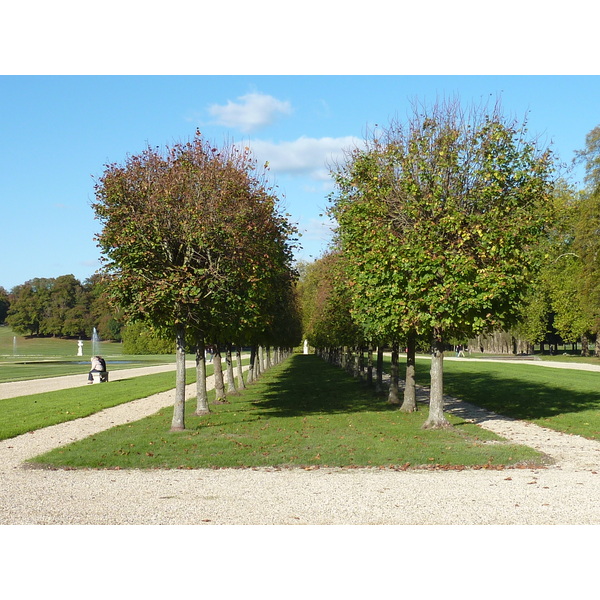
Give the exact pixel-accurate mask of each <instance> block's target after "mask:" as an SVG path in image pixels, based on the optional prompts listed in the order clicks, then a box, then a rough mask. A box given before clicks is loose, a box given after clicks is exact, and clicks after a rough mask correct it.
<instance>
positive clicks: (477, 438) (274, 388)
mask: <svg viewBox="0 0 600 600" xmlns="http://www.w3.org/2000/svg"><path fill="white" fill-rule="evenodd" d="M229 400H230V403H229V404H223V405H216V406H215V405H213V406H212V407H211V409H212V413H211V414H210V415H206V416H203V417H195V416H194V415H193V411H194V410H195V399H190V400H189V401H188V403H187V406H186V410H187V414H186V425H187V430H186V431H185V432H179V433H172V432H170V431H169V428H170V422H171V418H172V409H171V408H170V407H169V408H166V409H164V410H161V411H159V412H157V413H156V414H154V415H152V416H150V417H148V418H145V419H142V420H140V421H137V422H135V423H128V424H126V425H122V426H118V427H115V428H113V429H111V430H108V431H105V432H101V433H98V434H95V435H93V436H90V437H88V438H86V439H85V440H82V441H80V442H76V443H74V444H70V445H69V446H65V447H62V448H58V449H55V450H53V451H51V452H49V453H46V454H44V455H42V456H39V457H36V458H34V459H32V460H31V461H30V462H31V463H35V464H37V465H45V466H52V467H63V468H64V467H66V468H112V469H134V468H135V469H178V468H185V469H195V468H232V467H233V468H235V467H278V468H285V467H292V466H299V467H304V468H316V467H318V466H328V467H392V468H401V469H406V468H411V467H422V466H427V467H430V468H431V467H436V468H446V469H454V468H456V469H460V468H465V467H471V468H503V467H504V466H515V465H523V464H527V465H528V466H532V465H541V464H543V462H544V457H543V456H542V455H540V454H539V453H538V452H536V451H534V450H533V449H531V448H527V447H525V446H519V445H515V444H510V443H507V442H506V441H504V440H502V439H501V438H499V437H498V436H496V435H495V434H493V433H491V432H489V431H486V430H484V429H481V428H480V427H478V426H476V425H472V424H469V423H466V422H464V421H462V420H461V419H457V418H454V417H452V416H450V420H451V421H452V422H453V424H454V425H455V427H454V429H452V430H449V431H447V430H443V431H430V430H423V429H421V426H422V424H423V422H424V420H425V417H426V414H425V411H420V412H417V413H413V414H404V413H401V412H399V411H398V410H397V408H394V407H392V406H390V405H389V404H388V403H387V402H386V400H385V399H384V398H382V397H377V396H375V395H374V393H373V392H372V390H371V389H369V388H367V387H366V386H365V385H364V384H362V383H360V382H358V381H357V380H355V379H353V378H352V377H350V376H348V375H347V374H346V373H345V372H344V371H342V370H341V369H338V368H335V367H332V366H331V365H328V364H327V363H325V362H323V361H322V360H321V359H319V358H318V357H316V356H313V355H307V356H305V355H294V356H293V357H292V358H290V359H289V360H287V361H285V362H284V363H282V364H281V365H279V366H277V367H273V368H272V369H270V370H269V371H268V372H266V373H264V374H263V375H262V376H261V378H260V380H259V381H257V382H255V383H254V384H252V385H251V386H249V388H248V389H247V390H245V391H243V392H242V393H240V394H239V395H236V396H232V397H230V399H229Z"/></svg>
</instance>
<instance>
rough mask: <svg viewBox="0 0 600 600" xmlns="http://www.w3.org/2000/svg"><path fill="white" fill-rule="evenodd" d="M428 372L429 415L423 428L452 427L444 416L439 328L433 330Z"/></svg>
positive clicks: (441, 347) (441, 346) (442, 349)
mask: <svg viewBox="0 0 600 600" xmlns="http://www.w3.org/2000/svg"><path fill="white" fill-rule="evenodd" d="M430 373H431V389H430V392H429V416H428V417H427V421H425V423H424V424H423V429H444V428H446V427H452V425H450V422H449V421H448V420H447V419H446V417H445V416H444V343H443V338H442V331H441V330H440V329H436V330H435V331H434V336H433V355H432V357H431V371H430Z"/></svg>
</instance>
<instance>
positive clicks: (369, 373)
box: [367, 344, 373, 386]
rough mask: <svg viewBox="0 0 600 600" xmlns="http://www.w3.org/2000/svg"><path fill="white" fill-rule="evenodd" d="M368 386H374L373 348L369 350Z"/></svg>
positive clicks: (370, 347)
mask: <svg viewBox="0 0 600 600" xmlns="http://www.w3.org/2000/svg"><path fill="white" fill-rule="evenodd" d="M367 385H369V386H371V385H373V346H371V345H370V344H369V347H368V349H367Z"/></svg>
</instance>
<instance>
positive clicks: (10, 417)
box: [0, 365, 213, 440]
mask: <svg viewBox="0 0 600 600" xmlns="http://www.w3.org/2000/svg"><path fill="white" fill-rule="evenodd" d="M207 373H208V374H209V375H212V373H213V367H212V365H208V366H207ZM186 381H187V383H194V382H195V381H196V369H187V371H186ZM174 387H175V372H174V371H173V372H167V373H156V374H154V375H144V376H142V377H132V378H130V379H121V380H118V381H110V382H109V383H103V384H101V385H86V384H83V385H82V386H81V387H76V388H69V389H66V390H57V391H54V392H46V393H43V394H33V395H30V396H18V397H17V398H7V399H5V400H0V439H2V440H4V439H7V438H11V437H15V436H16V435H21V434H23V433H27V432H29V431H35V430H36V429H42V428H43V427H49V426H50V425H56V424H57V423H63V422H65V421H73V420H74V419H78V418H80V417H87V416H89V415H92V414H94V413H96V412H99V411H101V410H103V409H105V408H110V407H111V406H117V405H119V404H124V403H125V402H131V401H132V400H137V399H138V398H146V397H147V396H151V395H152V394H159V393H160V392H165V391H167V390H171V389H173V388H174Z"/></svg>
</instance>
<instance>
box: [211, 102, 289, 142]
mask: <svg viewBox="0 0 600 600" xmlns="http://www.w3.org/2000/svg"><path fill="white" fill-rule="evenodd" d="M237 100H239V102H232V101H231V100H228V101H227V104H225V105H220V104H212V105H211V106H209V108H208V112H209V113H210V114H211V115H212V116H213V117H215V118H216V120H217V123H218V124H219V125H224V126H225V127H233V128H235V129H239V130H241V131H243V132H244V133H250V132H252V131H257V130H258V129H261V128H262V127H266V126H267V125H270V124H271V123H273V122H274V121H275V120H276V119H277V117H278V116H280V115H289V114H291V112H292V105H291V104H290V103H289V102H283V101H281V100H277V98H274V97H273V96H269V95H267V94H261V93H256V92H254V93H250V94H246V95H245V96H240V97H239V98H237Z"/></svg>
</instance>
